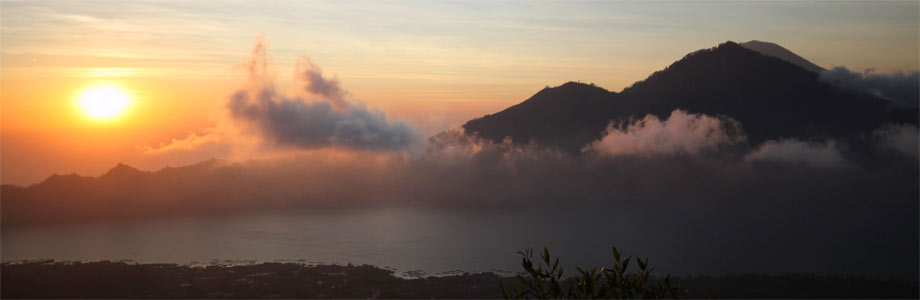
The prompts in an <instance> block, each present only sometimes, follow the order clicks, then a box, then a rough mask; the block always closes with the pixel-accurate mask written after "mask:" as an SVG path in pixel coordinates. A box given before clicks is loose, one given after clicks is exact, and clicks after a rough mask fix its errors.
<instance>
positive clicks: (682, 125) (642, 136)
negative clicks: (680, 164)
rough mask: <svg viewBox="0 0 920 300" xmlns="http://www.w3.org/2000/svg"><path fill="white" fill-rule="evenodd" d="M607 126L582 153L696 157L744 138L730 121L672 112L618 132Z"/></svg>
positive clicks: (642, 121) (640, 121)
mask: <svg viewBox="0 0 920 300" xmlns="http://www.w3.org/2000/svg"><path fill="white" fill-rule="evenodd" d="M614 125H615V124H611V125H610V126H609V127H608V128H607V132H606V134H605V135H604V137H602V138H601V139H600V140H598V141H596V142H594V143H592V144H591V145H590V146H588V147H587V148H586V149H585V151H596V152H597V153H600V154H603V155H608V156H624V155H640V156H649V155H659V154H691V155H692V154H697V153H700V152H702V151H708V150H715V149H717V148H718V147H720V146H723V145H730V144H735V143H738V142H740V141H743V140H744V139H745V137H744V135H743V134H742V133H741V130H740V125H739V124H738V123H737V122H735V121H734V120H730V119H720V118H716V117H711V116H707V115H703V114H688V113H687V112H685V111H682V110H674V111H672V112H671V115H670V116H669V117H668V119H666V120H663V121H662V120H661V119H659V118H658V117H656V116H654V115H647V116H645V118H643V119H642V120H639V121H636V122H634V123H631V124H628V125H627V126H626V128H624V129H618V128H616V127H615V126H614Z"/></svg>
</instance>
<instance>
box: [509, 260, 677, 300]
mask: <svg viewBox="0 0 920 300" xmlns="http://www.w3.org/2000/svg"><path fill="white" fill-rule="evenodd" d="M518 254H520V255H521V256H523V260H522V261H521V266H522V267H523V268H524V271H525V272H526V273H527V276H524V275H518V276H517V278H518V281H520V285H518V284H512V285H511V288H510V289H506V288H505V287H504V286H503V285H501V284H499V286H500V289H501V293H502V297H504V298H505V299H529V298H535V299H566V298H570V299H636V298H642V299H668V298H673V299H678V298H681V297H682V296H684V295H685V294H686V293H687V291H686V290H685V289H684V288H683V287H682V286H681V285H680V284H679V283H678V284H677V286H671V274H668V276H667V277H665V278H664V279H663V280H655V279H654V278H653V277H651V273H652V271H654V270H655V268H652V267H649V265H648V258H646V259H645V260H642V259H641V258H638V257H636V264H637V265H638V269H637V270H635V271H634V272H629V271H628V267H629V262H630V261H632V256H628V257H625V258H624V257H622V256H621V255H620V251H618V250H617V248H616V247H613V258H614V264H613V266H611V267H610V268H607V267H601V268H600V269H599V270H598V269H597V268H591V269H588V270H583V269H581V268H578V267H576V269H577V270H578V273H579V274H578V275H576V276H575V277H573V278H569V279H563V275H564V273H565V267H560V266H559V258H558V257H556V258H552V257H551V256H550V254H549V250H548V249H547V248H545V247H544V248H543V253H542V254H541V255H540V258H541V261H537V262H536V265H535V264H534V259H533V248H529V249H526V250H524V251H519V252H518Z"/></svg>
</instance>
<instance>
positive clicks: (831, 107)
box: [462, 41, 917, 153]
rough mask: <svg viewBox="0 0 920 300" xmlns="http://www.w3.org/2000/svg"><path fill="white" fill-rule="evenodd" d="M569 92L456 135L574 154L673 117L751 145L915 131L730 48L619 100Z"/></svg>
mask: <svg viewBox="0 0 920 300" xmlns="http://www.w3.org/2000/svg"><path fill="white" fill-rule="evenodd" d="M573 84H577V83H571V82H570V83H566V84H565V85H563V86H559V87H555V88H550V89H549V90H547V89H544V90H541V91H540V92H538V93H537V94H535V95H534V96H532V97H531V98H529V99H527V100H525V101H523V102H522V103H519V104H517V105H515V106H512V107H511V108H509V109H506V110H503V111H500V112H498V113H495V114H489V115H486V116H483V117H480V118H476V119H473V120H470V121H468V122H467V123H465V124H463V125H462V127H463V129H464V130H465V131H466V132H468V133H471V134H475V135H478V136H480V137H482V138H485V139H488V140H493V141H501V140H503V139H504V138H506V137H507V138H510V139H511V140H512V141H513V142H516V143H521V144H525V143H530V142H534V143H536V144H540V145H543V146H549V147H555V148H559V149H562V150H565V151H568V152H572V153H578V152H579V151H580V150H581V149H582V148H583V147H584V146H585V145H586V144H588V143H590V142H591V141H593V140H597V139H598V138H600V137H601V136H602V135H603V133H604V131H605V129H606V128H607V125H608V124H611V123H614V124H622V123H623V122H625V121H628V120H631V119H641V118H643V117H644V116H647V115H654V116H656V117H658V118H661V119H665V118H667V117H668V116H669V115H670V113H671V112H672V111H674V110H676V109H680V110H684V111H687V112H688V113H695V114H706V115H711V116H722V117H728V118H732V119H734V120H736V121H738V122H739V123H740V124H741V126H742V129H743V130H744V131H745V133H746V134H747V135H748V136H749V137H750V138H751V140H750V143H751V144H752V145H753V144H758V143H761V142H763V141H766V140H771V139H773V140H775V139H785V138H794V139H813V138H819V139H826V138H843V139H851V138H855V137H857V136H858V135H860V134H866V133H868V132H871V131H872V130H874V129H875V128H877V127H878V126H880V125H881V124H883V123H886V122H888V123H909V124H917V112H916V111H910V110H898V109H896V108H893V107H892V105H890V104H889V103H890V102H889V101H887V100H884V99H881V98H879V97H876V96H874V95H870V94H862V93H857V92H852V91H846V90H843V89H840V88H836V87H834V86H831V85H829V84H826V83H823V82H820V81H819V80H818V73H815V72H812V71H809V70H807V69H805V68H802V67H801V66H799V65H796V64H794V63H791V62H789V61H786V60H783V59H782V58H779V57H775V56H771V55H766V54H762V53H760V52H757V51H754V50H751V49H748V48H745V47H743V46H741V45H739V44H737V43H734V42H731V41H728V42H725V43H722V44H719V45H718V46H716V47H713V48H708V49H701V50H697V51H693V52H691V53H689V54H687V55H685V56H684V57H683V58H682V59H680V60H678V61H676V62H674V63H672V64H671V65H669V66H668V67H666V68H664V69H663V70H659V71H656V72H654V73H652V74H651V75H649V76H648V77H647V78H646V79H644V80H640V81H637V82H636V83H634V84H632V85H630V86H629V87H627V88H625V89H623V90H622V91H621V92H620V93H614V92H609V91H608V93H607V94H601V93H598V94H597V95H594V96H593V98H590V99H580V98H584V96H583V95H580V94H577V93H568V92H566V91H567V90H572V89H573V87H572V86H571V85H573ZM582 85H583V84H582ZM582 88H584V89H587V88H588V86H587V85H584V86H583V87H582ZM598 89H601V88H599V87H598ZM601 90H603V89H601ZM604 91H606V90H604ZM576 103H589V104H590V105H582V106H580V107H579V106H576ZM512 108H513V109H512ZM525 110H526V112H525ZM567 122H575V123H576V125H571V124H567ZM575 128H577V129H578V130H579V131H576V130H573V129H575Z"/></svg>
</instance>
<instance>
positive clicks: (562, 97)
mask: <svg viewBox="0 0 920 300" xmlns="http://www.w3.org/2000/svg"><path fill="white" fill-rule="evenodd" d="M616 100H617V95H616V93H613V92H609V91H607V90H605V89H602V88H599V87H596V86H594V85H587V84H583V83H577V82H568V83H566V84H563V85H561V86H558V87H553V88H544V89H543V90H541V91H539V92H537V93H536V94H534V95H533V96H532V97H530V99H527V100H526V101H524V102H521V103H519V104H517V105H514V106H512V107H509V108H507V109H505V110H503V111H501V112H498V113H495V114H492V115H486V116H484V117H482V118H479V119H476V120H472V121H469V122H467V123H466V124H465V125H463V128H464V130H466V131H467V132H470V133H474V132H475V133H478V134H479V135H480V136H481V137H483V138H486V139H489V140H494V141H497V142H500V141H502V140H503V139H504V138H505V137H508V138H510V139H511V140H512V141H513V142H516V143H529V142H531V141H533V142H534V143H536V144H539V145H583V144H586V143H588V142H590V141H593V140H596V139H598V138H600V137H601V132H602V131H603V129H604V128H605V127H606V126H607V124H608V123H609V122H610V117H611V116H614V115H617V111H615V110H613V108H614V106H612V105H610V104H611V103H612V102H615V101H616ZM574 150H578V149H577V147H576V149H574Z"/></svg>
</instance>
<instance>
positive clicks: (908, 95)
mask: <svg viewBox="0 0 920 300" xmlns="http://www.w3.org/2000/svg"><path fill="white" fill-rule="evenodd" d="M818 78H819V80H821V81H824V82H827V83H830V84H833V85H836V86H838V87H841V88H844V89H848V90H852V91H858V92H864V93H869V94H872V95H876V96H878V97H881V98H884V99H887V100H890V101H893V102H897V103H901V104H907V105H911V106H917V105H918V101H920V71H915V72H911V73H901V72H898V73H893V74H874V73H873V70H872V69H868V70H866V71H864V72H862V73H857V72H853V71H850V70H848V69H847V68H846V67H834V68H833V69H830V70H827V71H824V72H821V74H820V75H819V77H818Z"/></svg>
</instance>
